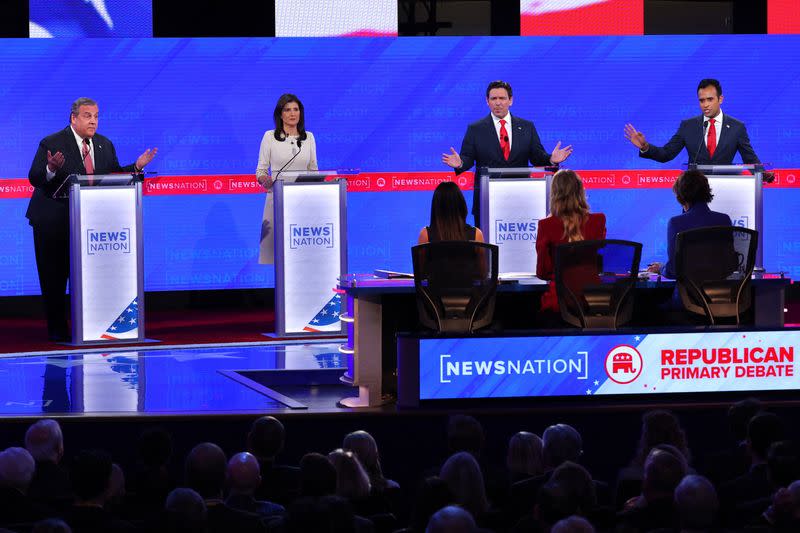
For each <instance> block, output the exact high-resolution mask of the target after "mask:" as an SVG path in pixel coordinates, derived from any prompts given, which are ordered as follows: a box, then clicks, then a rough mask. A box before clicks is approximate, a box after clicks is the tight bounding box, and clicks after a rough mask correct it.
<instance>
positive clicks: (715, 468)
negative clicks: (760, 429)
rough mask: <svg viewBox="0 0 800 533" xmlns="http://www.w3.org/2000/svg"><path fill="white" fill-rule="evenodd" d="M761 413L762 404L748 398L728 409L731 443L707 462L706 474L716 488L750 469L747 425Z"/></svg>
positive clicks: (711, 456) (716, 452)
mask: <svg viewBox="0 0 800 533" xmlns="http://www.w3.org/2000/svg"><path fill="white" fill-rule="evenodd" d="M760 411H761V402H760V401H759V400H757V399H756V398H746V399H744V400H741V401H738V402H736V403H734V404H733V405H731V406H730V407H729V408H728V431H729V434H730V438H731V442H730V443H729V445H728V446H727V447H725V448H723V449H721V450H719V451H715V452H713V453H712V454H711V455H710V456H709V457H708V459H707V460H706V469H705V472H706V474H707V475H708V479H709V480H711V482H712V483H713V484H714V486H715V487H719V486H721V485H722V484H723V483H725V482H728V481H730V480H732V479H733V478H736V477H739V476H741V475H742V474H744V473H745V472H747V470H748V469H749V468H750V454H749V453H748V451H747V424H748V423H749V422H750V419H751V418H753V417H754V416H756V415H757V414H758V413H759V412H760Z"/></svg>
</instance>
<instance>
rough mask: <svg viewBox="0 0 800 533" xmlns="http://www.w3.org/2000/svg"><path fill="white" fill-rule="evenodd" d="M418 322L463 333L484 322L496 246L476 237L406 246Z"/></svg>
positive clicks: (488, 318)
mask: <svg viewBox="0 0 800 533" xmlns="http://www.w3.org/2000/svg"><path fill="white" fill-rule="evenodd" d="M411 258H412V261H413V264H414V286H415V287H416V289H417V309H418V311H419V320H420V323H421V324H422V325H423V326H425V327H427V328H430V329H432V330H435V331H438V332H447V333H467V332H472V331H475V330H476V329H478V328H482V327H484V326H487V325H489V324H490V323H491V322H492V317H493V316H494V304H495V295H496V291H497V264H498V248H497V246H496V245H494V244H487V243H483V242H475V241H438V242H431V243H426V244H419V245H417V246H414V247H412V248H411Z"/></svg>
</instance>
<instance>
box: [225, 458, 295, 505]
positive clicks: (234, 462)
mask: <svg viewBox="0 0 800 533" xmlns="http://www.w3.org/2000/svg"><path fill="white" fill-rule="evenodd" d="M260 470H261V467H260V466H259V464H258V459H256V458H255V456H254V455H253V454H250V453H247V452H242V453H237V454H236V455H234V456H233V457H231V460H230V461H228V469H227V471H226V474H225V475H226V480H227V485H228V489H229V491H230V492H229V494H228V498H227V499H226V500H225V505H227V506H228V507H231V508H233V509H237V510H239V511H246V512H248V513H255V514H257V515H259V516H261V517H263V518H277V517H279V516H283V515H284V514H285V513H286V510H285V509H284V508H283V506H282V505H278V504H277V503H272V502H267V501H259V500H256V498H255V496H254V494H255V491H256V489H257V488H258V487H259V486H260V485H261V472H260Z"/></svg>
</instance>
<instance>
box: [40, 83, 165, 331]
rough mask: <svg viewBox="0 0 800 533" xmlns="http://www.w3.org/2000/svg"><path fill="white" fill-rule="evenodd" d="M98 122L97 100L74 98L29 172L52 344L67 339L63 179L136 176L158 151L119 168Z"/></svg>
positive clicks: (66, 234)
mask: <svg viewBox="0 0 800 533" xmlns="http://www.w3.org/2000/svg"><path fill="white" fill-rule="evenodd" d="M98 118H99V112H98V108H97V102H95V101H94V100H92V99H90V98H78V99H77V100H75V102H73V104H72V109H71V111H70V116H69V121H70V124H69V126H67V127H66V128H64V129H63V130H61V131H58V132H56V133H53V134H52V135H48V136H47V137H45V138H44V139H42V141H41V142H40V143H39V149H38V150H37V151H36V155H35V156H34V158H33V163H32V164H31V169H30V171H29V172H28V180H29V181H30V182H31V185H33V186H34V190H33V196H32V197H31V201H30V203H29V204H28V211H27V212H26V213H25V216H26V217H27V218H28V221H29V223H30V225H31V226H32V227H33V247H34V251H35V253H36V268H37V271H38V273H39V285H40V287H41V289H42V300H43V301H44V307H45V314H46V315H47V333H48V336H49V338H50V340H53V341H64V340H67V339H68V337H69V332H68V329H67V318H66V299H65V292H66V288H67V280H68V279H69V200H68V199H67V198H54V197H53V196H54V194H55V193H56V191H58V190H59V189H61V190H63V189H64V188H65V187H67V185H66V184H65V181H66V180H67V178H68V177H69V175H70V174H110V173H113V172H138V171H141V170H142V169H143V168H144V167H145V165H147V164H148V163H149V162H150V161H152V160H153V157H155V155H156V152H157V151H158V148H153V149H152V150H150V149H147V150H145V152H144V153H143V154H142V155H140V156H139V157H138V159H136V163H134V164H132V165H128V166H126V167H122V166H120V164H119V161H118V160H117V152H116V150H114V145H113V144H112V143H111V141H110V140H108V138H106V137H104V136H102V135H98V134H97V133H96V131H97V121H98Z"/></svg>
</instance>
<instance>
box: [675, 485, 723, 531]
mask: <svg viewBox="0 0 800 533" xmlns="http://www.w3.org/2000/svg"><path fill="white" fill-rule="evenodd" d="M718 510H719V501H718V500H717V491H716V490H715V489H714V485H712V484H711V482H710V481H709V480H708V479H707V478H705V477H703V476H698V475H688V476H686V477H684V478H683V479H682V480H681V482H680V483H679V484H678V486H677V488H676V489H675V511H676V512H677V513H678V522H679V524H680V527H681V530H682V531H708V530H710V529H711V528H712V527H714V526H715V525H716V516H717V511H718Z"/></svg>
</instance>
